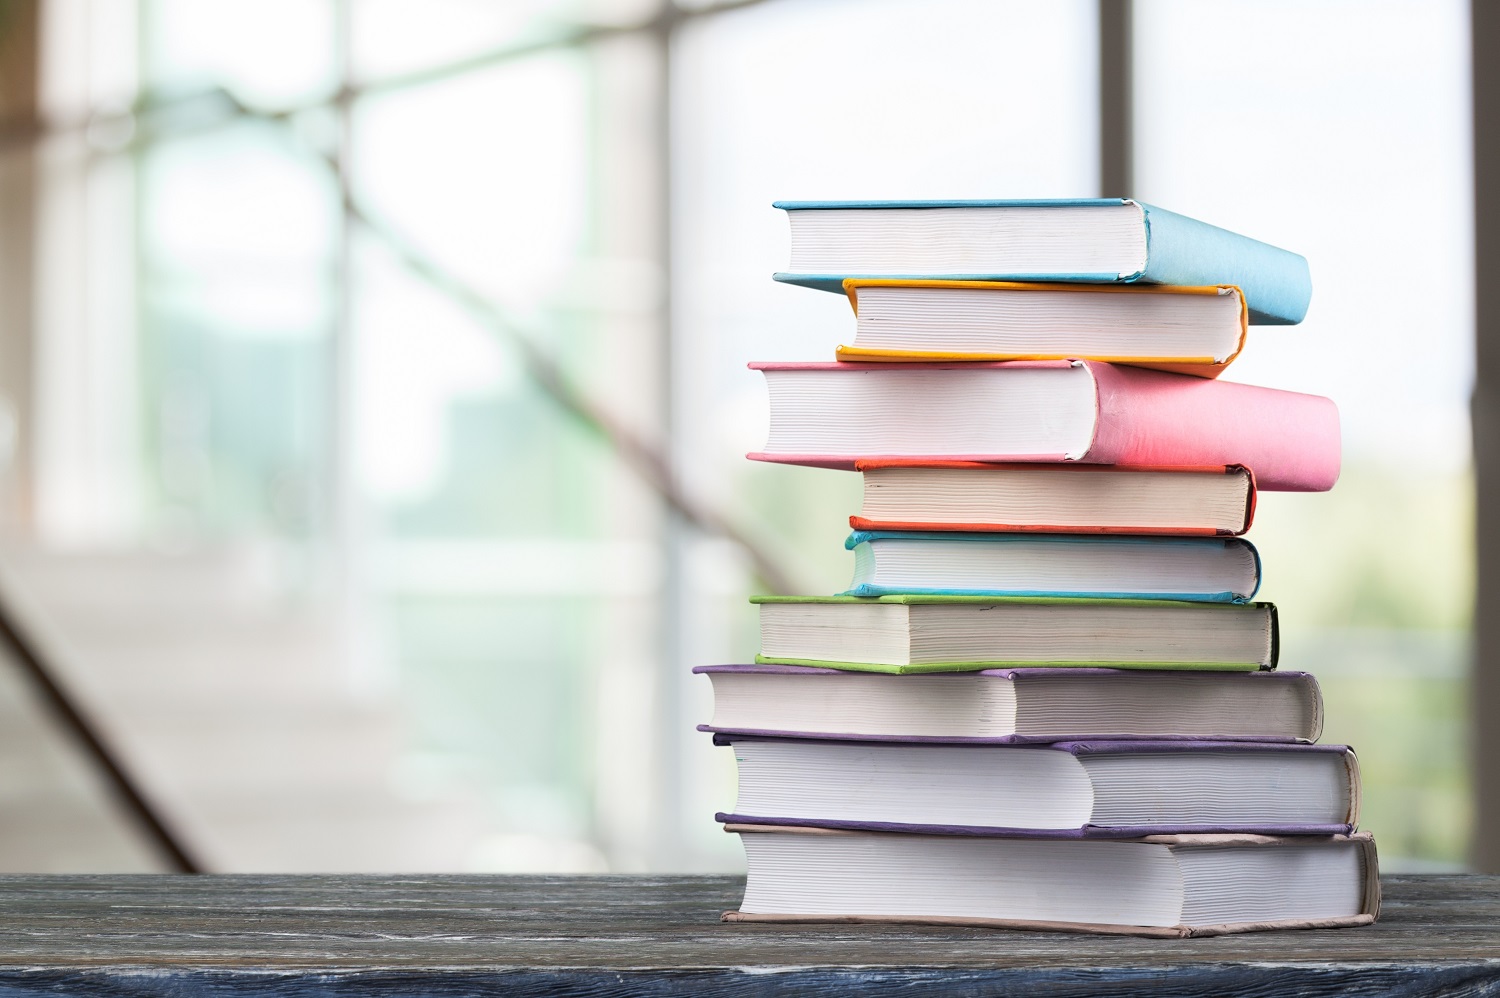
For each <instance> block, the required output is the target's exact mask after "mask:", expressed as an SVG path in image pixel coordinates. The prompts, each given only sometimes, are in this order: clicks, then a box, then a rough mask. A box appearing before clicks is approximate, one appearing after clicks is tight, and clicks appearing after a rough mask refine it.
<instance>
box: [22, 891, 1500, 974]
mask: <svg viewBox="0 0 1500 998" xmlns="http://www.w3.org/2000/svg"><path fill="white" fill-rule="evenodd" d="M741 884H742V881H741V880H740V879H738V878H733V877H491V876H413V877H389V876H363V877H354V876H316V877H313V876H285V877H272V876H205V877H149V876H125V877H117V876H75V877H33V876H10V877H0V998H11V996H16V995H34V994H69V995H144V994H171V995H177V996H192V995H216V996H217V995H248V994H257V995H264V994H270V995H287V996H303V995H321V994H332V995H459V994H463V995H471V994H506V995H542V994H548V995H551V994H559V993H561V994H574V995H603V994H642V995H706V994H715V995H767V994H778V995H781V994H830V995H831V994H848V993H851V992H853V991H855V990H856V989H857V990H858V992H859V993H860V994H862V995H864V994H870V995H895V994H900V995H912V994H931V993H944V994H952V993H957V994H966V995H981V994H982V995H1011V994H1016V995H1027V996H1028V998H1035V996H1054V995H1085V994H1087V995H1099V994H1124V993H1130V994H1152V995H1165V996H1172V995H1187V994H1217V995H1258V996H1271V995H1282V994H1301V995H1336V994H1380V995H1418V994H1433V993H1441V994H1445V995H1459V994H1462V995H1471V994H1473V995H1491V994H1500V877H1478V876H1395V877H1386V878H1385V880H1384V888H1385V908H1384V913H1383V916H1382V918H1381V920H1380V922H1379V923H1378V924H1376V925H1374V926H1371V927H1369V928H1361V929H1343V930H1336V931H1319V932H1309V931H1301V932H1299V931H1291V932H1271V933H1258V934H1251V935H1239V936H1222V937H1219V938H1213V939H1185V940H1157V939H1138V938H1133V937H1118V936H1077V935H1050V934H1049V935H1043V934H1035V933H1022V932H1003V931H994V930H983V929H954V928H931V927H906V926H850V925H833V926H826V927H825V926H773V925H724V924H721V923H720V922H719V921H718V914H719V912H720V911H721V910H723V909H725V908H730V907H733V906H734V905H735V904H736V903H737V901H738V900H739V893H740V887H741Z"/></svg>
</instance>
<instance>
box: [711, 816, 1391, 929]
mask: <svg viewBox="0 0 1500 998" xmlns="http://www.w3.org/2000/svg"><path fill="white" fill-rule="evenodd" d="M724 831H726V832H729V833H731V834H738V835H815V836H870V837H874V836H882V835H889V834H891V833H881V832H857V831H852V830H848V829H834V828H801V827H789V826H778V825H753V824H727V825H725V826H724ZM957 838H958V837H955V839H957ZM980 838H982V837H980ZM1041 841H1047V840H1041ZM1095 841H1097V840H1095ZM1130 842H1136V843H1140V844H1141V845H1147V846H1165V847H1167V849H1169V850H1171V851H1172V852H1174V853H1175V852H1177V851H1178V850H1229V849H1241V848H1244V849H1262V848H1264V849H1277V848H1281V847H1288V846H1290V847H1304V848H1305V847H1307V846H1309V845H1312V846H1319V845H1327V846H1335V847H1337V846H1343V845H1352V846H1353V847H1354V848H1355V849H1356V850H1358V854H1359V871H1360V880H1359V882H1358V884H1357V885H1355V886H1357V888H1358V897H1359V910H1358V912H1357V913H1356V914H1350V915H1336V916H1327V917H1316V918H1298V917H1292V918H1277V917H1266V918H1264V919H1262V920H1257V921H1235V922H1220V923H1214V924H1197V923H1187V922H1185V921H1184V922H1181V923H1179V924H1176V925H1160V926H1158V925H1139V924H1127V923H1125V922H1123V921H1117V922H1075V921H1044V920H1034V919H1024V918H985V917H976V916H965V915H960V916H948V915H929V914H899V915H876V914H861V913H858V912H848V913H831V912H816V913H813V912H809V913H806V914H798V913H786V912H747V911H726V912H724V913H723V915H722V916H720V917H721V919H722V920H723V921H725V922H784V923H809V924H816V923H820V922H821V923H844V924H850V923H852V924H858V923H881V922H886V923H905V924H916V925H961V926H973V927H977V928H997V929H1015V930H1021V931H1033V932H1085V933H1102V934H1113V935H1135V936H1147V937H1157V938H1175V939H1185V938H1190V937H1205V936H1220V935H1227V934H1230V933H1238V932H1256V931H1264V930H1268V929H1334V928H1353V927H1356V926H1362V925H1370V924H1372V923H1374V922H1375V921H1376V920H1377V919H1378V918H1379V917H1380V900H1381V898H1380V870H1379V862H1378V858H1377V855H1376V850H1375V839H1374V837H1373V836H1372V835H1370V833H1369V832H1355V833H1353V834H1351V835H1330V836H1285V835H1258V834H1252V833H1244V832H1238V833H1227V834H1175V835H1148V836H1144V837H1142V838H1139V839H1124V840H1113V843H1120V844H1123V843H1130ZM1113 843H1112V844H1113ZM1100 844H1102V843H1100ZM1076 845H1079V846H1082V845H1084V843H1076ZM1069 848H1072V846H1071V845H1070V846H1069Z"/></svg>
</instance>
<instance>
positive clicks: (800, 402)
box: [749, 360, 1339, 492]
mask: <svg viewBox="0 0 1500 998" xmlns="http://www.w3.org/2000/svg"><path fill="white" fill-rule="evenodd" d="M750 366H751V367H752V368H754V369H756V370H759V371H761V372H762V373H763V374H764V375H765V377H766V384H767V387H768V388H769V390H770V394H771V432H770V436H769V438H768V440H767V443H766V447H765V449H764V450H762V451H760V452H757V453H754V454H751V455H749V456H750V458H751V459H753V460H757V461H775V462H780V463H784V464H803V465H812V466H816V467H826V468H844V469H851V470H852V469H853V468H854V463H855V462H856V461H872V460H878V461H883V462H907V461H909V462H911V463H914V464H918V463H923V462H930V461H934V460H941V461H985V462H1002V461H1003V462H1045V463H1053V462H1070V461H1076V462H1080V463H1083V464H1106V465H1128V466H1134V467H1138V468H1140V467H1148V468H1150V467H1160V468H1169V467H1195V466H1196V467H1202V466H1207V465H1218V466H1222V465H1243V466H1244V467H1247V468H1249V469H1250V470H1251V471H1252V472H1253V473H1254V475H1255V481H1256V484H1257V486H1258V487H1259V488H1261V489H1270V490H1275V491H1286V492H1323V491H1326V490H1328V489H1330V488H1332V487H1333V483H1334V482H1335V481H1336V480H1337V479H1338V474H1339V417H1338V408H1337V407H1336V406H1335V405H1334V404H1333V402H1332V401H1331V400H1329V399H1326V398H1322V397H1320V396H1316V395H1303V394H1300V393H1298V392H1287V391H1281V390H1278V389H1274V388H1261V387H1257V386H1254V385H1243V384H1236V383H1234V382H1230V381H1211V380H1206V379H1203V378H1194V377H1189V376H1187V375H1182V374H1169V373H1166V372H1162V371H1150V370H1145V369H1143V368H1135V367H1123V366H1119V365H1115V364H1106V363H1102V362H1097V361H1083V360H1070V361H1016V362H1009V363H978V364H974V363H968V364H886V363H877V364H858V363H821V364H752V365H750Z"/></svg>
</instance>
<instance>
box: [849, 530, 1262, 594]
mask: <svg viewBox="0 0 1500 998" xmlns="http://www.w3.org/2000/svg"><path fill="white" fill-rule="evenodd" d="M844 547H846V548H848V549H849V550H850V551H853V552H854V579H853V581H852V582H851V583H850V586H849V589H848V591H847V592H846V593H845V595H847V596H888V595H893V594H899V593H912V594H923V593H925V594H931V595H970V596H974V595H987V596H1067V597H1091V598H1102V599H1167V600H1180V601H1188V602H1201V603H1244V602H1246V601H1247V600H1249V599H1250V597H1252V596H1254V595H1255V591H1256V590H1257V589H1259V588H1260V555H1259V554H1258V553H1257V552H1256V550H1255V545H1253V544H1251V543H1250V542H1249V541H1247V540H1243V539H1241V538H1237V537H1224V538H1220V537H1117V536H1104V535H1096V536H1092V537H1088V536H1077V535H1070V534H1000V533H957V532H951V531H949V532H940V531H912V530H857V531H855V532H854V533H852V534H850V535H849V537H848V539H847V540H845V541H844Z"/></svg>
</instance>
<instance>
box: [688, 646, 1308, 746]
mask: <svg viewBox="0 0 1500 998" xmlns="http://www.w3.org/2000/svg"><path fill="white" fill-rule="evenodd" d="M693 672H694V673H695V674H700V675H709V676H712V675H715V674H719V673H728V674H740V675H784V676H827V677H831V678H836V677H839V676H843V677H849V676H856V677H861V678H865V677H870V676H880V677H881V679H883V680H884V681H888V682H894V683H904V682H944V681H952V680H953V679H958V678H966V677H971V676H976V675H977V676H993V677H995V678H998V679H1008V680H1014V679H1022V678H1027V677H1038V678H1040V677H1051V676H1065V677H1067V678H1068V679H1076V678H1079V677H1082V676H1128V677H1130V678H1131V679H1132V680H1135V679H1139V678H1141V677H1143V676H1151V675H1155V674H1156V673H1153V672H1151V671H1148V670H1136V669H1098V668H1050V669H1049V668H1045V667H1041V668H1029V669H985V670H983V671H980V672H968V673H929V674H924V675H913V676H885V675H881V674H880V673H868V672H855V673H851V672H846V671H844V670H842V669H820V668H816V667H812V666H804V665H769V664H766V665H760V664H757V665H699V666H695V667H694V668H693ZM1165 674H1166V675H1169V676H1171V677H1172V678H1174V679H1179V678H1181V677H1182V676H1184V675H1185V674H1184V673H1182V672H1180V671H1167V672H1166V673H1165ZM1192 675H1201V678H1200V679H1198V680H1197V681H1199V682H1210V683H1211V682H1223V681H1224V678H1223V677H1225V676H1228V675H1231V674H1229V673H1212V672H1210V673H1202V674H1197V673H1194V674H1192ZM1232 675H1233V676H1234V677H1235V680H1234V681H1238V680H1242V679H1244V678H1245V677H1249V676H1254V677H1255V679H1254V680H1253V681H1254V682H1294V683H1295V682H1302V681H1303V680H1306V679H1310V678H1311V676H1310V675H1309V674H1308V673H1306V672H1293V671H1286V672H1280V671H1278V672H1247V673H1233V674H1232ZM1318 727H1321V723H1320V724H1318V725H1315V730H1316V728H1318ZM698 730H699V731H703V732H706V733H709V734H713V735H736V736H759V737H762V738H800V739H810V740H818V741H854V742H913V743H918V744H936V745H1050V744H1056V743H1059V742H1077V741H1080V740H1082V739H1081V738H1080V737H1079V736H1076V735H1025V734H1010V735H991V736H972V735H959V736H955V735H870V734H846V733H842V732H832V731H786V730H781V729H774V728H730V727H716V726H715V725H712V724H700V725H698ZM1086 737H1087V740H1088V741H1090V742H1097V743H1105V742H1110V741H1132V742H1137V741H1138V742H1164V743H1165V742H1202V741H1204V740H1205V739H1204V736H1203V735H1201V734H1199V735H1174V734H1170V733H1153V734H1149V735H1133V734H1131V733H1129V732H1104V733H1100V734H1091V735H1088V736H1086ZM1212 740H1213V741H1217V742H1233V743H1250V744H1256V745H1294V746H1295V745H1306V744H1307V742H1306V741H1305V740H1303V739H1299V738H1295V737H1291V736H1281V735H1215V736H1214V738H1213V739H1212Z"/></svg>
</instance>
